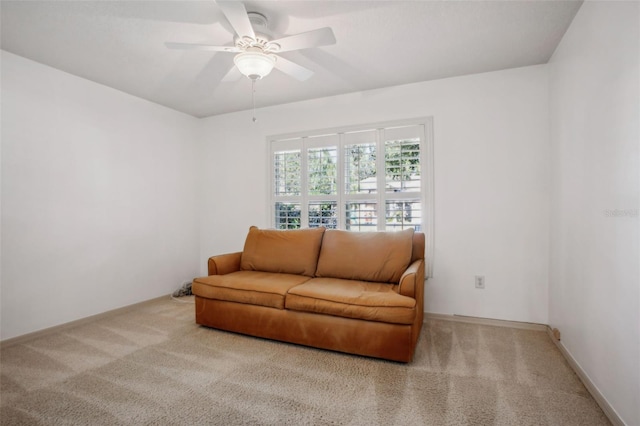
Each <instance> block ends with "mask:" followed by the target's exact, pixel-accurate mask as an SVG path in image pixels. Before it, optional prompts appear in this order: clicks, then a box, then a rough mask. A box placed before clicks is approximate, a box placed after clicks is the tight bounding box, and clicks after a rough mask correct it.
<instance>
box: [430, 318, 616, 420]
mask: <svg viewBox="0 0 640 426" xmlns="http://www.w3.org/2000/svg"><path fill="white" fill-rule="evenodd" d="M424 319H425V321H426V320H428V319H434V320H444V321H456V322H466V323H471V324H482V325H492V326H496V327H510V328H520V329H525V330H537V331H545V332H546V333H547V335H548V336H549V338H550V339H551V341H552V342H553V343H555V345H556V347H557V348H558V350H560V353H561V354H562V356H564V358H565V359H566V360H567V362H568V363H569V366H570V367H571V368H572V369H573V371H574V372H575V373H576V374H577V375H578V378H580V380H581V381H582V384H584V387H585V388H587V391H588V392H589V393H590V394H591V396H592V397H593V399H594V400H595V401H596V403H597V404H598V405H599V406H600V408H601V409H602V411H603V412H604V414H605V416H607V418H608V419H609V421H610V422H611V423H612V424H613V425H614V426H626V424H625V422H624V421H622V419H621V418H620V416H619V415H618V413H617V412H616V410H615V409H614V408H613V407H612V406H611V404H609V401H607V399H606V398H605V397H604V395H602V393H600V390H599V389H598V388H597V386H596V385H595V384H594V383H593V382H592V381H591V379H590V378H589V375H588V374H587V373H586V372H585V371H584V370H583V369H582V367H581V366H580V364H578V362H577V361H576V360H575V358H574V357H573V355H571V353H570V352H569V351H568V350H567V348H565V347H564V345H563V344H562V342H561V341H560V340H556V338H555V337H554V336H553V330H552V329H551V327H549V326H548V325H547V324H537V323H531V322H518V321H506V320H498V319H491V318H479V317H468V316H464V315H446V314H435V313H430V312H425V313H424Z"/></svg>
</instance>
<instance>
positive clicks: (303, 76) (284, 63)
mask: <svg viewBox="0 0 640 426" xmlns="http://www.w3.org/2000/svg"><path fill="white" fill-rule="evenodd" d="M276 58H277V59H276V64H275V67H276V68H278V69H279V70H280V71H282V72H283V73H285V74H289V75H290V76H292V77H293V78H296V79H298V80H300V81H305V80H308V79H309V78H311V76H312V75H313V71H311V70H310V69H307V68H305V67H303V66H301V65H298V64H296V63H294V62H291V61H289V60H287V59H285V58H283V57H282V56H277V57H276Z"/></svg>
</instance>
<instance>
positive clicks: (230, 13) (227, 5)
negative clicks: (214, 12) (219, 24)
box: [216, 1, 256, 39]
mask: <svg viewBox="0 0 640 426" xmlns="http://www.w3.org/2000/svg"><path fill="white" fill-rule="evenodd" d="M216 3H217V4H218V6H219V7H220V10H222V13H224V16H225V17H226V18H227V21H229V23H230V24H231V26H232V27H233V30H234V31H235V32H236V34H238V37H240V38H242V37H245V36H249V37H251V38H252V39H255V38H256V34H255V33H254V32H253V27H252V26H251V21H249V16H248V15H247V9H246V8H245V7H244V4H242V3H240V2H239V1H217V2H216Z"/></svg>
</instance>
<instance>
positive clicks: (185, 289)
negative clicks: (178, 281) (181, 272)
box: [172, 282, 193, 297]
mask: <svg viewBox="0 0 640 426" xmlns="http://www.w3.org/2000/svg"><path fill="white" fill-rule="evenodd" d="M192 294H193V293H191V282H187V283H184V284H183V285H182V287H180V288H179V289H177V290H176V291H174V292H173V294H172V296H173V297H182V296H191V295H192Z"/></svg>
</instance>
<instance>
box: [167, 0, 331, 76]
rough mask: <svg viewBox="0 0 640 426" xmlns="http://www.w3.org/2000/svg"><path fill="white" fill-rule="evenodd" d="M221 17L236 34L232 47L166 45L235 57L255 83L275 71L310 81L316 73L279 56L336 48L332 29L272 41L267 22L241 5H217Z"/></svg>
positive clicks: (222, 3)
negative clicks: (226, 53)
mask: <svg viewBox="0 0 640 426" xmlns="http://www.w3.org/2000/svg"><path fill="white" fill-rule="evenodd" d="M216 3H217V4H218V6H219V7H220V9H221V10H222V13H223V14H224V16H225V17H226V18H227V21H229V24H231V27H232V28H233V30H234V31H235V33H236V37H235V38H234V44H233V46H213V45H208V44H194V43H176V42H166V43H165V45H166V46H167V47H168V48H170V49H182V50H208V51H214V52H229V53H235V54H236V56H235V58H234V59H233V61H234V63H235V65H236V67H237V68H238V70H239V71H240V72H241V73H242V74H243V75H245V76H247V77H248V78H249V79H251V80H252V81H254V82H255V81H256V80H259V79H261V78H263V77H265V76H267V75H268V74H269V73H270V72H271V70H272V69H273V68H274V67H275V68H277V69H279V70H280V71H282V72H284V73H285V74H288V75H290V76H292V77H294V78H296V79H298V80H300V81H304V80H307V79H309V78H310V77H311V76H312V75H313V71H311V70H309V69H307V68H305V67H303V66H301V65H298V64H296V63H294V62H291V61H289V60H287V59H285V58H283V57H282V56H279V55H276V53H281V52H289V51H293V50H301V49H308V48H311V47H319V46H327V45H331V44H335V42H336V38H335V36H334V34H333V30H332V29H331V28H329V27H325V28H320V29H317V30H312V31H308V32H305V33H300V34H295V35H291V36H286V37H282V38H279V39H275V40H273V39H272V38H271V36H270V31H269V30H268V28H267V18H266V17H265V16H264V15H262V14H260V13H257V12H247V10H246V8H245V7H244V4H242V3H240V2H239V1H217V2H216Z"/></svg>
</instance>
